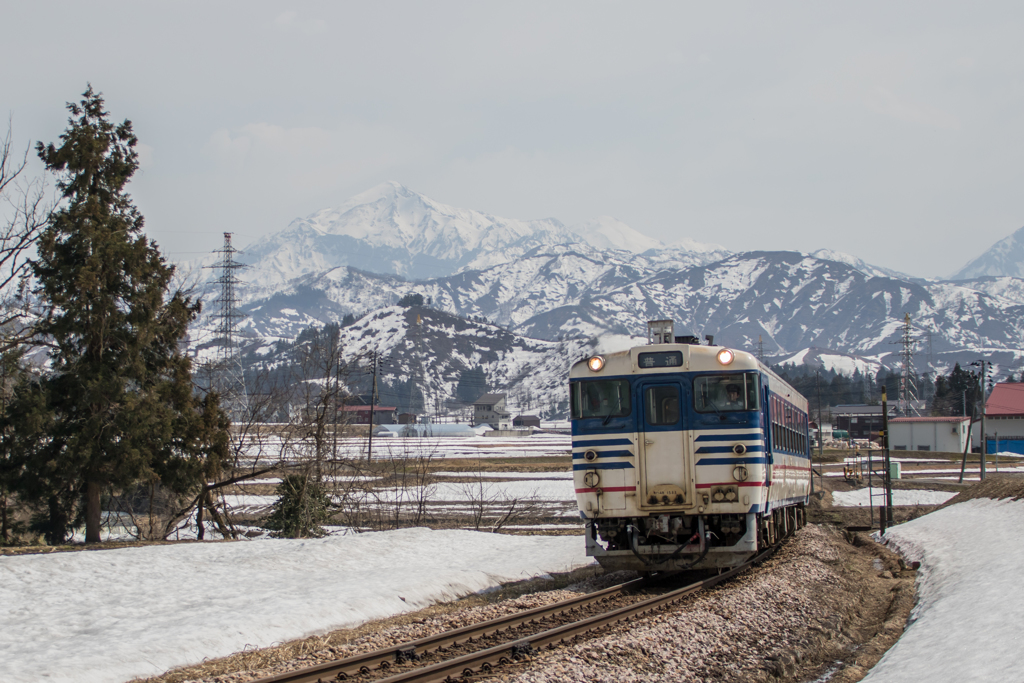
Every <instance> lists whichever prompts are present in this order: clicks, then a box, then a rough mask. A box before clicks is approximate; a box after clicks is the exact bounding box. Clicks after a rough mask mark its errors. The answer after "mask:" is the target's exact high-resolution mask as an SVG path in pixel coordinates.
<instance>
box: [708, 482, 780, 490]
mask: <svg viewBox="0 0 1024 683" xmlns="http://www.w3.org/2000/svg"><path fill="white" fill-rule="evenodd" d="M712 486H764V482H763V481H719V482H715V483H713V484H697V488H699V489H709V488H711V487H712Z"/></svg>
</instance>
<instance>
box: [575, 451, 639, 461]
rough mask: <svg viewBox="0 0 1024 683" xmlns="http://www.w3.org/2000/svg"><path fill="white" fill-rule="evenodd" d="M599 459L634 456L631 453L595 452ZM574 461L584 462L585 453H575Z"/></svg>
mask: <svg viewBox="0 0 1024 683" xmlns="http://www.w3.org/2000/svg"><path fill="white" fill-rule="evenodd" d="M595 453H597V457H598V458H629V457H632V456H633V453H631V452H630V451H595ZM572 459H573V460H582V459H583V453H573V454H572Z"/></svg>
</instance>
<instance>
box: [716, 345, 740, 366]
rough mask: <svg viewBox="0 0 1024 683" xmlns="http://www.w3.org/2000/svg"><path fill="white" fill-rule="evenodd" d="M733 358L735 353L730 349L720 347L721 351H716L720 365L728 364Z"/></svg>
mask: <svg viewBox="0 0 1024 683" xmlns="http://www.w3.org/2000/svg"><path fill="white" fill-rule="evenodd" d="M735 358H736V354H735V353H733V352H732V351H731V350H730V349H722V350H721V351H719V352H718V362H719V363H721V364H722V365H728V364H729V363H732V361H733V359H735Z"/></svg>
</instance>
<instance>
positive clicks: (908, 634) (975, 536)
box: [863, 498, 1024, 683]
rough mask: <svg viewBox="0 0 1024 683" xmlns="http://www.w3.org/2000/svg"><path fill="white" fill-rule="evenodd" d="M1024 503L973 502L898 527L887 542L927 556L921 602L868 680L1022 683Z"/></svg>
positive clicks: (916, 558)
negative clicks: (1021, 532)
mask: <svg viewBox="0 0 1024 683" xmlns="http://www.w3.org/2000/svg"><path fill="white" fill-rule="evenodd" d="M1021 528H1024V501H1012V500H991V499H988V498H981V499H976V500H968V501H966V502H963V503H957V504H956V505H951V506H950V507H948V508H943V509H942V510H937V511H935V512H933V513H931V514H928V515H925V516H923V517H919V518H917V519H915V520H913V521H910V522H907V523H906V524H900V525H899V526H895V527H892V528H891V529H889V531H888V532H887V533H886V535H885V543H886V544H887V545H889V546H890V547H891V548H893V549H894V550H897V551H899V552H900V553H902V554H903V555H904V556H905V557H907V558H908V559H910V560H912V561H919V562H920V563H921V569H920V570H919V573H918V587H917V591H918V599H917V605H916V606H915V607H914V611H913V612H912V613H911V616H910V624H909V626H908V627H907V630H906V631H905V632H904V633H903V636H902V637H901V638H900V639H899V641H897V643H896V645H895V646H893V648H892V649H890V650H889V652H887V653H886V654H885V656H884V657H882V660H881V661H880V662H879V663H878V664H877V665H876V666H875V667H874V668H873V669H872V670H871V672H870V673H869V674H868V675H867V677H865V678H864V679H863V680H864V681H865V683H903V682H904V681H935V682H943V681H951V682H952V681H958V682H959V681H1020V680H1024V672H1022V669H1021V662H1020V653H1021V651H1022V649H1024V640H1022V638H1024V637H1022V636H1021V634H1022V633H1024V591H1022V590H1021V588H1020V568H1021V565H1022V563H1024V543H1022V542H1021V540H1020V537H1019V533H1018V531H1019V530H1020V529H1021Z"/></svg>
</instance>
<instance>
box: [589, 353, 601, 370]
mask: <svg viewBox="0 0 1024 683" xmlns="http://www.w3.org/2000/svg"><path fill="white" fill-rule="evenodd" d="M587 367H588V368H590V371H591V372H601V368H603V367H604V358H603V357H601V356H591V357H590V358H588V359H587Z"/></svg>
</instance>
